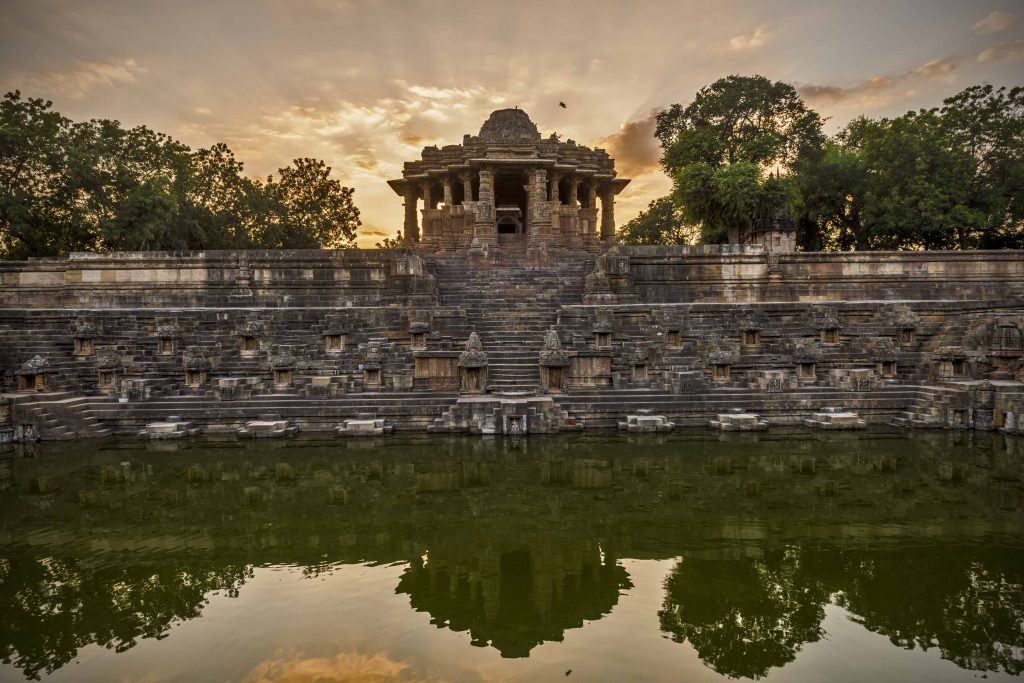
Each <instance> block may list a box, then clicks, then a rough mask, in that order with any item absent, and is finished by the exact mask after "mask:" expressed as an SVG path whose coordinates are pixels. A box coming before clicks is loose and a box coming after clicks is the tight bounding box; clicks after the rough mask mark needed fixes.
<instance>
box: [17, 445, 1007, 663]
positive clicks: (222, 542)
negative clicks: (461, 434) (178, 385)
mask: <svg viewBox="0 0 1024 683" xmlns="http://www.w3.org/2000/svg"><path fill="white" fill-rule="evenodd" d="M986 439H987V440H986ZM75 448H77V449H78V450H74V449H75ZM1019 449H1020V445H1019V444H1017V443H1015V442H1013V441H1008V440H1004V438H1003V437H1001V436H994V437H993V436H987V435H982V436H981V438H980V439H979V435H976V434H975V435H966V434H938V435H922V434H915V435H913V436H912V437H910V438H907V437H904V436H899V435H895V434H866V435H860V436H853V435H838V436H827V437H824V438H821V439H812V438H809V437H807V436H806V435H786V434H778V433H773V434H772V435H771V436H770V437H765V436H761V437H746V436H745V437H742V438H728V437H719V436H710V435H708V434H706V433H701V434H700V435H687V434H681V435H678V436H672V437H669V438H664V439H655V438H646V439H641V440H636V441H630V440H628V439H627V438H625V437H622V438H619V437H616V438H615V439H611V440H610V439H609V438H608V437H607V436H602V437H601V438H596V437H586V436H579V437H559V438H550V439H543V440H534V441H530V442H525V441H524V442H521V443H516V442H514V441H510V440H504V441H503V440H498V441H482V440H472V441H471V440H466V439H461V438H452V439H448V440H441V439H437V438H432V439H427V438H422V439H416V438H411V439H404V438H403V439H387V440H384V441H380V442H374V443H368V442H363V443H352V444H343V445H341V446H339V445H338V444H336V443H330V444H327V443H324V444H320V443H316V442H305V441H298V442H289V443H287V444H284V445H273V446H271V445H262V444H260V445H256V446H252V445H242V444H238V443H236V442H225V443H216V442H199V443H193V444H189V445H186V446H183V447H176V446H163V445H159V446H151V445H136V444H130V445H117V444H110V445H106V446H105V447H104V448H102V449H100V450H90V449H89V448H88V447H83V446H81V445H79V446H75V447H72V448H71V449H63V450H59V449H57V450H51V449H40V450H18V451H8V452H7V453H6V454H4V458H5V459H3V460H2V461H0V487H2V489H3V491H2V493H0V506H2V507H0V512H2V516H0V519H2V522H0V620H2V623H0V634H2V635H0V656H2V657H3V659H4V660H5V661H8V662H11V663H13V665H14V666H16V667H17V668H18V669H20V670H21V671H22V672H23V673H24V674H25V675H27V676H30V677H31V676H35V675H39V674H45V673H47V672H51V671H55V670H58V669H60V668H61V667H63V666H65V665H66V664H68V663H69V662H70V661H72V660H73V659H74V658H75V657H76V655H77V654H78V652H79V651H80V650H81V649H82V648H84V647H86V646H87V645H89V644H91V643H97V644H100V645H103V646H107V647H110V648H112V649H114V650H117V651H124V650H128V649H130V648H132V647H133V646H134V645H136V644H137V643H139V642H140V641H141V640H142V639H145V638H160V637H163V636H164V635H166V634H168V633H169V632H170V631H171V630H173V629H174V628H175V625H176V624H178V623H180V622H183V621H186V620H191V619H195V618H197V617H199V616H200V615H201V614H202V611H203V609H204V606H205V605H206V602H207V600H208V596H209V595H210V594H211V593H212V592H216V591H219V592H225V591H226V592H228V593H229V594H231V595H239V594H240V593H244V592H245V590H246V583H247V581H249V580H250V578H251V576H252V573H253V571H254V568H259V567H266V566H277V565H290V566H296V567H301V568H302V570H303V572H305V573H306V574H307V575H308V576H311V577H312V576H317V575H320V574H322V573H329V572H331V571H332V569H333V568H335V567H337V566H339V565H344V564H350V563H371V564H391V563H402V564H403V566H404V569H403V570H402V572H401V575H400V578H399V579H398V582H397V585H396V586H394V591H395V592H396V593H397V594H398V595H401V596H407V599H408V604H409V606H410V607H411V608H412V609H413V610H415V611H418V612H425V613H427V614H429V617H430V622H431V623H432V624H434V625H435V626H436V627H437V628H440V629H451V630H452V631H457V632H468V634H469V636H470V637H471V639H472V643H473V644H475V645H478V646H489V647H492V648H494V649H496V650H497V651H498V652H500V653H501V655H502V656H503V657H509V658H521V657H528V656H529V655H530V653H531V651H532V650H533V649H534V648H536V647H537V646H538V645H540V644H541V643H544V642H550V641H561V640H562V639H563V638H564V637H565V633H566V631H568V630H570V629H578V628H581V627H584V624H585V623H586V622H589V621H595V620H599V619H602V618H603V617H604V616H605V615H608V614H609V613H611V612H613V611H614V610H615V608H616V605H617V604H618V602H619V600H620V599H621V597H622V596H623V595H624V594H628V592H629V591H630V590H632V589H633V580H632V579H631V577H630V576H629V574H628V572H627V570H626V568H625V567H624V566H623V564H622V562H621V561H620V560H623V559H625V558H630V559H639V560H649V559H662V560H664V559H671V558H677V559H676V560H675V567H674V569H673V570H672V571H671V572H670V574H669V576H668V578H667V579H666V581H665V585H664V598H663V601H662V605H661V609H660V610H659V611H658V613H657V614H651V615H650V618H651V619H656V620H659V622H660V627H661V629H662V631H663V632H664V634H665V635H666V636H668V637H670V638H671V639H673V640H676V641H679V642H686V643H689V644H690V645H691V646H692V647H693V648H694V650H695V651H696V653H697V655H698V656H699V657H700V660H701V661H702V662H703V663H704V665H705V666H707V667H709V668H710V669H712V670H714V671H716V672H718V673H721V674H724V675H727V676H730V677H751V678H757V677H762V676H765V675H767V674H768V673H769V672H770V671H771V670H772V669H774V668H777V667H784V666H786V665H787V663H789V662H792V661H793V660H794V659H796V658H798V657H799V653H800V652H801V650H802V649H804V648H805V647H806V646H808V645H809V644H811V643H815V642H817V641H819V640H821V639H822V638H823V636H824V630H823V628H824V627H823V620H824V615H825V610H826V607H827V606H828V605H830V604H833V605H837V606H839V607H841V608H843V609H845V610H847V611H848V612H849V614H850V615H851V617H852V618H854V619H855V620H856V621H858V622H859V623H860V624H862V625H863V627H864V628H866V629H868V630H870V631H873V632H876V633H879V634H882V635H884V636H886V637H887V638H888V639H889V640H890V641H891V642H892V643H893V645H895V646H897V647H901V648H906V649H916V648H917V649H932V648H937V650H938V651H939V652H940V653H941V656H942V657H943V658H944V659H948V660H950V661H952V662H954V663H955V664H956V665H957V666H958V667H961V668H963V669H968V670H975V671H993V672H1005V673H1010V674H1019V673H1021V672H1022V671H1024V654H1022V653H1024V635H1022V634H1024V553H1022V552H1021V544H1022V534H1021V531H1022V524H1021V522H1022V508H1021V483H1020V469H1021V466H1020V454H1019V452H1018V450H1019ZM576 453H585V454H586V457H580V456H577V455H574V454H576ZM584 630H586V629H585V628H584Z"/></svg>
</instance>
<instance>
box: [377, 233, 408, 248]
mask: <svg viewBox="0 0 1024 683" xmlns="http://www.w3.org/2000/svg"><path fill="white" fill-rule="evenodd" d="M402 242H403V235H402V231H401V230H399V231H398V232H396V233H395V236H394V237H385V238H384V239H382V240H381V241H380V242H377V244H376V245H375V246H376V247H377V248H378V249H398V248H399V247H401V246H402Z"/></svg>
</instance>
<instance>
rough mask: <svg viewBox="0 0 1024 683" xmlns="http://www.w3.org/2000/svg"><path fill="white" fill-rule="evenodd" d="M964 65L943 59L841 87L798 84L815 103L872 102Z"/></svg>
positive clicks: (953, 60)
mask: <svg viewBox="0 0 1024 683" xmlns="http://www.w3.org/2000/svg"><path fill="white" fill-rule="evenodd" d="M963 63H964V60H963V58H962V57H943V58H941V59H935V60H932V61H930V62H928V63H926V64H922V65H921V66H919V67H916V68H914V69H908V70H907V71H904V72H903V73H900V74H896V75H894V76H876V77H875V78H870V79H868V80H866V81H863V82H861V83H857V84H856V85H851V86H846V87H843V86H838V85H814V84H804V85H798V86H797V91H798V92H799V93H800V96H801V97H803V98H804V99H805V100H807V101H808V102H812V103H819V104H820V103H829V104H833V103H838V102H843V101H846V100H854V99H870V98H878V97H884V96H886V95H887V94H888V91H890V90H892V89H893V88H895V87H897V86H900V85H913V84H914V83H915V82H919V81H928V80H934V79H939V78H948V77H950V76H951V75H952V74H953V72H954V71H956V70H957V69H959V68H960V66H962V65H963Z"/></svg>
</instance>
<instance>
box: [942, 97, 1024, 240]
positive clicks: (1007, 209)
mask: <svg viewBox="0 0 1024 683" xmlns="http://www.w3.org/2000/svg"><path fill="white" fill-rule="evenodd" d="M939 113H940V115H941V117H942V125H943V128H944V130H945V131H946V133H947V134H948V135H949V137H950V138H951V140H952V142H953V143H954V145H955V146H956V147H958V148H960V149H962V150H964V151H965V152H966V153H967V154H969V155H970V157H971V158H972V159H973V160H974V167H973V177H972V178H971V182H970V184H969V192H968V196H969V199H968V204H969V205H970V206H971V208H973V209H975V210H977V211H979V212H981V213H982V214H983V215H984V218H983V219H982V220H981V221H980V222H979V223H978V224H977V225H976V226H974V228H975V229H974V230H973V231H972V234H971V235H970V236H969V239H970V241H971V242H972V243H976V244H977V246H979V247H981V248H984V249H1000V248H1015V249H1019V248H1022V247H1024V88H1021V87H1017V88H1013V89H1010V90H1007V89H1006V88H998V89H996V88H993V87H992V86H991V85H976V86H972V87H970V88H967V89H965V90H963V91H961V92H960V93H958V94H956V95H954V96H953V97H949V98H947V99H946V100H944V101H943V107H942V108H941V109H940V110H939ZM965 246H973V244H967V243H966V242H965V244H964V245H963V246H961V248H964V247H965Z"/></svg>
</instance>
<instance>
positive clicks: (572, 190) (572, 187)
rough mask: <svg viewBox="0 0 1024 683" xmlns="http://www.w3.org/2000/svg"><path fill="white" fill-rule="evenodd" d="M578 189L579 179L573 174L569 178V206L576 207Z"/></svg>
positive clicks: (577, 204)
mask: <svg viewBox="0 0 1024 683" xmlns="http://www.w3.org/2000/svg"><path fill="white" fill-rule="evenodd" d="M579 190H580V179H579V178H577V177H575V176H573V177H572V178H571V179H570V180H569V206H571V207H572V208H574V209H575V208H576V207H577V206H579V199H578V198H577V197H578V194H579Z"/></svg>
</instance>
